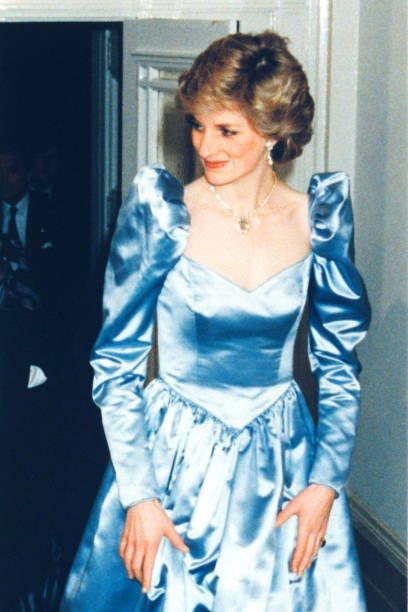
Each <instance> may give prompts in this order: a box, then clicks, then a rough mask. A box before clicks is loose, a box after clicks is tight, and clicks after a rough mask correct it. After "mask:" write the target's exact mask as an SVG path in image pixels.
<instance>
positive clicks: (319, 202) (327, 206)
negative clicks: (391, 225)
mask: <svg viewBox="0 0 408 612" xmlns="http://www.w3.org/2000/svg"><path fill="white" fill-rule="evenodd" d="M310 198H311V209H310V212H311V226H312V249H313V264H312V274H311V282H310V290H309V357H310V363H311V367H312V371H313V373H314V376H315V377H316V380H317V383H318V389H319V393H318V423H317V431H316V448H315V456H314V462H313V466H312V469H311V472H310V476H309V482H315V483H320V484H325V485H328V486H331V487H332V488H333V489H335V490H336V492H339V490H340V489H341V488H342V487H343V486H344V484H345V482H346V479H347V476H348V472H349V466H350V459H351V453H352V449H353V444H354V437H355V432H356V425H357V417H358V410H359V403H360V385H359V382H358V374H359V372H360V363H359V361H358V359H357V356H356V354H355V347H356V345H357V344H358V343H359V342H360V341H361V340H362V339H363V337H364V336H365V333H366V331H367V328H368V325H369V319H370V308H369V303H368V299H367V295H366V291H365V288H364V284H363V282H362V280H361V277H360V275H359V273H358V271H357V269H356V268H355V266H354V264H353V262H352V260H351V259H350V257H349V253H350V247H351V243H352V236H353V216H352V208H351V200H350V195H349V181H348V178H347V176H346V175H345V174H343V173H341V172H336V173H327V174H320V175H314V177H313V178H312V181H311V187H310Z"/></svg>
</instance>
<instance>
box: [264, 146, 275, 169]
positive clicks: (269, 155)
mask: <svg viewBox="0 0 408 612" xmlns="http://www.w3.org/2000/svg"><path fill="white" fill-rule="evenodd" d="M273 147H274V145H273V144H272V143H271V142H270V141H269V140H268V142H266V143H265V148H266V152H265V158H266V161H267V162H268V164H269V165H270V166H271V168H273V157H272V151H273Z"/></svg>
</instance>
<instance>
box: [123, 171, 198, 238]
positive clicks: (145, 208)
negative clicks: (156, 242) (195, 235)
mask: <svg viewBox="0 0 408 612" xmlns="http://www.w3.org/2000/svg"><path fill="white" fill-rule="evenodd" d="M119 215H120V217H123V216H128V215H134V216H135V218H136V219H139V220H140V221H142V222H143V224H144V226H145V227H146V228H148V227H149V226H151V228H159V229H161V230H163V231H165V232H167V233H172V232H173V230H174V229H175V228H179V227H182V228H187V227H188V223H189V217H188V211H187V208H186V206H185V204H184V189H183V186H182V184H181V183H180V181H179V180H178V179H177V178H176V177H175V176H173V175H172V174H171V173H170V172H169V171H168V170H167V169H166V168H165V167H164V166H162V165H160V164H154V165H149V166H144V167H143V168H141V169H140V170H139V171H138V172H137V174H136V175H135V177H134V179H133V181H132V183H131V186H130V189H129V191H128V194H127V197H126V199H125V202H124V204H123V206H122V208H121V210H120V213H119ZM120 217H119V218H120Z"/></svg>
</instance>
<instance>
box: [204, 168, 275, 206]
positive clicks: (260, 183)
mask: <svg viewBox="0 0 408 612" xmlns="http://www.w3.org/2000/svg"><path fill="white" fill-rule="evenodd" d="M276 181H277V178H276V175H275V174H274V172H273V171H272V170H271V168H270V167H269V166H266V167H263V166H262V167H261V168H259V169H258V168H257V169H256V170H255V171H253V172H251V173H248V174H246V175H244V176H241V177H240V178H239V179H236V180H234V181H231V182H229V183H225V184H223V185H214V186H213V189H212V190H213V191H214V193H215V194H216V195H218V196H219V199H222V200H224V202H225V203H226V204H228V206H229V207H231V209H232V210H233V211H234V212H235V213H236V214H237V215H238V214H242V213H251V212H253V211H254V210H256V209H257V208H259V207H260V206H262V204H263V203H264V202H265V198H267V197H268V195H269V194H271V193H272V191H273V189H274V187H275V185H276Z"/></svg>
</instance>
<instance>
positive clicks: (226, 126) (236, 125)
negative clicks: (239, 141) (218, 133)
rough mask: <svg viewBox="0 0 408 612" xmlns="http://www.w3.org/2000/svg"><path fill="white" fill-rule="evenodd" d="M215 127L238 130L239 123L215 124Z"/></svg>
mask: <svg viewBox="0 0 408 612" xmlns="http://www.w3.org/2000/svg"><path fill="white" fill-rule="evenodd" d="M216 127H218V128H240V127H241V124H240V123H217V124H216Z"/></svg>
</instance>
